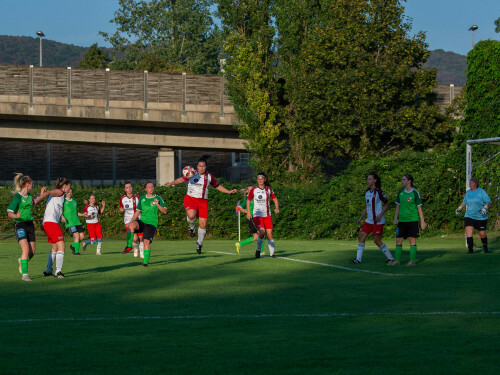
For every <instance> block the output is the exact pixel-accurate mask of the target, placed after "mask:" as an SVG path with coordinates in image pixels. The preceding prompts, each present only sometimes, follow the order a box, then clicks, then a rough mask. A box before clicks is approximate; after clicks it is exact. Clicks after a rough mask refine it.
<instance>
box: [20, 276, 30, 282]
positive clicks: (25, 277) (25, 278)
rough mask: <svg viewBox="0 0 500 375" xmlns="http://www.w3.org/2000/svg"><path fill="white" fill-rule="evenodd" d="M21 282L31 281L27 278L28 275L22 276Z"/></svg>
mask: <svg viewBox="0 0 500 375" xmlns="http://www.w3.org/2000/svg"><path fill="white" fill-rule="evenodd" d="M21 280H23V281H31V279H30V277H29V276H28V274H26V275H23V276H22V277H21Z"/></svg>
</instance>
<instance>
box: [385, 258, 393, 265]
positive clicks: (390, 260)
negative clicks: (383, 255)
mask: <svg viewBox="0 0 500 375" xmlns="http://www.w3.org/2000/svg"><path fill="white" fill-rule="evenodd" d="M392 262H394V259H387V261H386V262H385V263H386V264H389V263H392Z"/></svg>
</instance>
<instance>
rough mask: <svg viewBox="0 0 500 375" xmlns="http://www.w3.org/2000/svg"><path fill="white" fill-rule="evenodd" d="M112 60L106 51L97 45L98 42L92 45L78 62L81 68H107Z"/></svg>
mask: <svg viewBox="0 0 500 375" xmlns="http://www.w3.org/2000/svg"><path fill="white" fill-rule="evenodd" d="M109 62H110V59H109V58H108V56H107V54H106V52H105V51H104V50H100V49H99V47H97V43H94V44H92V45H91V46H90V48H89V50H88V51H87V53H86V54H85V56H84V57H83V60H82V61H80V62H79V63H78V66H77V68H79V69H105V68H106V67H107V65H108V63H109Z"/></svg>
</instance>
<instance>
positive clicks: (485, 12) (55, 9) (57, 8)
mask: <svg viewBox="0 0 500 375" xmlns="http://www.w3.org/2000/svg"><path fill="white" fill-rule="evenodd" d="M404 6H405V8H406V9H405V15H406V16H407V17H410V18H411V19H412V24H413V29H412V34H416V33H417V32H419V31H425V32H426V35H427V36H426V40H427V43H428V44H429V48H430V49H431V50H435V49H443V50H445V51H452V52H455V53H459V54H461V55H466V54H467V52H469V51H470V49H471V48H472V32H471V31H468V30H469V28H470V27H471V26H472V25H477V26H478V27H479V28H478V29H477V30H476V31H475V32H474V41H475V43H477V42H478V41H480V40H484V39H495V40H499V39H500V33H498V34H497V33H495V26H494V21H495V20H496V19H497V18H499V17H500V1H499V0H467V1H466V0H408V1H406V2H405V3H404ZM117 9H118V0H45V1H35V0H1V1H0V35H14V36H32V37H36V32H37V31H38V30H41V31H43V33H44V34H45V36H46V39H50V40H55V41H56V42H62V43H68V44H74V45H77V46H83V47H89V46H90V45H92V44H94V43H98V45H99V46H100V47H104V46H108V45H106V43H105V41H104V39H103V38H102V37H101V36H99V35H98V32H99V31H105V32H109V33H112V32H113V31H114V30H115V26H114V24H113V23H110V22H109V20H111V19H112V18H113V14H114V12H115V10H117Z"/></svg>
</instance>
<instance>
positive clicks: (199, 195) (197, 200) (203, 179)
mask: <svg viewBox="0 0 500 375" xmlns="http://www.w3.org/2000/svg"><path fill="white" fill-rule="evenodd" d="M206 159H207V156H204V157H202V158H201V159H200V160H198V164H197V166H196V173H195V175H194V176H193V177H192V178H190V179H187V178H185V177H184V176H183V177H179V178H178V179H176V180H174V181H172V182H167V183H166V184H165V186H172V185H177V184H181V183H183V182H186V181H188V190H187V194H186V195H185V196H184V210H185V211H186V214H187V222H188V225H189V234H190V236H191V237H194V236H195V220H196V217H198V224H199V227H198V240H197V241H196V252H197V253H198V254H201V248H202V246H203V240H204V239H205V234H206V233H207V219H208V186H212V187H214V188H215V189H217V190H219V191H220V192H222V193H226V194H234V193H236V192H237V191H238V190H236V189H233V190H227V189H226V188H225V187H224V186H222V185H221V184H219V183H218V182H217V180H216V179H215V177H214V176H213V175H212V174H211V173H209V172H207V160H206Z"/></svg>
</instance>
